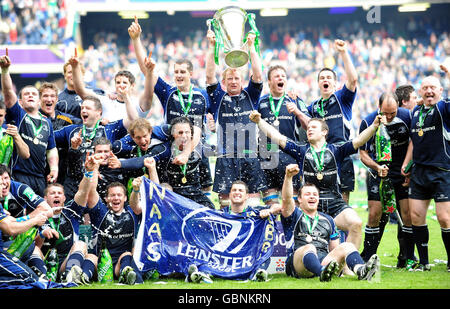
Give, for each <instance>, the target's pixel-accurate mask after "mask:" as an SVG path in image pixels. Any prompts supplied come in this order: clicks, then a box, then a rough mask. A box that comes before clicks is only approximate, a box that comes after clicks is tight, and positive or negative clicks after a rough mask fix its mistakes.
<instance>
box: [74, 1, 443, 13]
mask: <svg viewBox="0 0 450 309" xmlns="http://www.w3.org/2000/svg"><path fill="white" fill-rule="evenodd" d="M423 2H426V3H430V4H438V3H448V2H449V1H446V0H429V1H418V0H343V1H339V2H338V1H336V0H302V1H299V0H279V1H273V0H240V1H239V7H241V8H243V9H245V10H259V9H263V8H266V9H271V8H287V9H301V8H309V9H312V8H331V7H337V6H339V7H349V6H352V7H363V8H366V9H368V8H370V7H373V6H392V5H403V4H413V3H423ZM228 5H236V1H230V0H228V1H224V0H221V1H208V0H153V1H138V0H134V1H133V0H117V1H107V0H81V1H77V2H76V3H74V9H75V10H76V11H77V12H79V13H81V14H84V13H87V12H119V11H124V8H126V10H127V11H147V12H166V11H168V8H171V9H172V10H174V9H173V8H176V9H175V11H216V10H218V9H220V8H223V7H225V6H228Z"/></svg>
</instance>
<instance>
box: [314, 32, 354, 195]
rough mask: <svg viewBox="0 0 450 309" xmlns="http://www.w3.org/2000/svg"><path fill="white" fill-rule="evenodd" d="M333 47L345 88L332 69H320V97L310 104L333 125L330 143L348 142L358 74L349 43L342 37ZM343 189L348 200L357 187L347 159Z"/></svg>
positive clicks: (329, 136) (343, 172)
mask: <svg viewBox="0 0 450 309" xmlns="http://www.w3.org/2000/svg"><path fill="white" fill-rule="evenodd" d="M334 49H335V50H336V51H337V52H338V54H339V57H340V58H341V59H342V62H343V64H344V70H345V76H346V78H347V80H346V81H345V84H344V86H343V87H342V89H339V90H337V86H338V80H337V74H336V72H334V71H333V70H332V69H330V68H323V69H321V70H320V72H319V74H318V77H317V82H318V86H319V91H320V98H319V99H317V100H315V101H314V102H312V103H311V105H309V106H308V111H309V114H310V115H311V117H316V118H322V119H324V120H325V121H326V123H327V125H328V127H329V128H330V131H329V135H328V138H327V142H328V143H330V144H334V143H345V142H346V141H348V140H349V137H350V128H351V125H350V121H351V120H352V106H353V102H354V101H355V97H356V86H357V82H358V75H357V73H356V69H355V67H354V65H353V63H352V60H351V58H350V54H349V53H348V47H347V43H346V42H345V41H342V40H335V41H334ZM340 173H341V180H342V182H341V190H342V194H343V197H344V200H345V201H346V202H347V203H348V199H349V195H350V192H351V191H353V190H354V187H355V173H354V168H353V161H352V159H351V158H350V157H348V158H346V159H345V161H344V162H343V166H342V168H341V170H340Z"/></svg>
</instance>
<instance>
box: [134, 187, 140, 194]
mask: <svg viewBox="0 0 450 309" xmlns="http://www.w3.org/2000/svg"><path fill="white" fill-rule="evenodd" d="M133 192H136V193H139V192H141V190H134V188H133Z"/></svg>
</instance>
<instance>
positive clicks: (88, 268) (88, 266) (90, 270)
mask: <svg viewBox="0 0 450 309" xmlns="http://www.w3.org/2000/svg"><path fill="white" fill-rule="evenodd" d="M81 269H82V270H83V273H85V274H86V275H87V276H88V278H89V280H91V279H92V277H93V276H94V272H95V265H94V263H93V262H92V261H91V260H88V259H86V260H84V262H83V264H82V266H81Z"/></svg>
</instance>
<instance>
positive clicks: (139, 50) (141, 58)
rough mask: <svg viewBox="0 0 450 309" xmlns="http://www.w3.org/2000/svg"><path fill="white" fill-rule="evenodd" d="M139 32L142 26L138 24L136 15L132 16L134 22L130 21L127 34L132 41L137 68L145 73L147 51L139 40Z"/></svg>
mask: <svg viewBox="0 0 450 309" xmlns="http://www.w3.org/2000/svg"><path fill="white" fill-rule="evenodd" d="M141 33H142V28H141V25H139V21H138V19H137V17H136V16H135V17H134V22H132V23H131V25H130V27H128V35H129V36H130V39H131V42H132V43H133V48H134V53H135V54H136V60H137V62H138V64H139V68H140V69H141V72H142V73H143V74H145V71H146V68H145V58H146V55H147V52H146V51H145V48H144V46H143V45H142V41H141Z"/></svg>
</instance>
